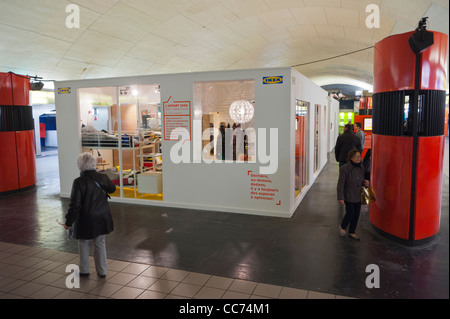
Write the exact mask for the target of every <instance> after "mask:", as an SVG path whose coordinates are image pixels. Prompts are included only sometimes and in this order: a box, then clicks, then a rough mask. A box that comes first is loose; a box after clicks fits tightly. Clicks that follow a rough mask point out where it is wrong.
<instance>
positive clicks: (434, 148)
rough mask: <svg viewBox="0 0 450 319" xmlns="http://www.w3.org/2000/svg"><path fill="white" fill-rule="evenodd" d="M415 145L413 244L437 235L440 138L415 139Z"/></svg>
mask: <svg viewBox="0 0 450 319" xmlns="http://www.w3.org/2000/svg"><path fill="white" fill-rule="evenodd" d="M417 142H418V144H417V174H416V198H415V206H416V211H415V215H414V240H419V239H424V238H428V237H431V236H434V235H436V234H437V232H438V231H439V222H440V216H441V198H442V176H443V171H442V169H443V165H444V162H443V161H444V144H445V141H444V136H430V137H419V138H418V141H417Z"/></svg>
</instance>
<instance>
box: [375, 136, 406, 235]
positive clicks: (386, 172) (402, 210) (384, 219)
mask: <svg viewBox="0 0 450 319" xmlns="http://www.w3.org/2000/svg"><path fill="white" fill-rule="evenodd" d="M412 147H413V138H412V137H403V136H385V135H378V134H372V169H371V172H372V176H371V182H372V187H373V189H374V192H375V196H376V198H377V200H376V202H374V203H372V204H371V205H370V214H369V219H370V221H371V222H372V224H373V225H374V226H376V227H377V228H379V229H381V230H382V231H384V232H386V233H389V234H391V235H394V236H396V237H399V238H403V239H408V236H409V215H410V199H411V169H412Z"/></svg>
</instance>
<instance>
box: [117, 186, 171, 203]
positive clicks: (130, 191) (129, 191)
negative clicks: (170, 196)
mask: <svg viewBox="0 0 450 319" xmlns="http://www.w3.org/2000/svg"><path fill="white" fill-rule="evenodd" d="M111 196H114V197H120V187H117V188H116V191H115V192H114V193H112V194H111ZM123 197H124V198H137V199H150V200H159V201H162V200H163V194H145V193H139V189H138V188H136V193H135V191H134V188H130V187H124V188H123Z"/></svg>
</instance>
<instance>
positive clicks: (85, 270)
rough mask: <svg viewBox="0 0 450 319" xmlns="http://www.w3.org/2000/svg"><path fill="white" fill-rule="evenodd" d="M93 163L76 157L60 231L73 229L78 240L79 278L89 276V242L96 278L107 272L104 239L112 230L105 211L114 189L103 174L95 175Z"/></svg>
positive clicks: (84, 156)
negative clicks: (75, 174)
mask: <svg viewBox="0 0 450 319" xmlns="http://www.w3.org/2000/svg"><path fill="white" fill-rule="evenodd" d="M96 164H97V161H96V159H95V158H94V156H92V154H91V153H82V154H80V155H79V156H78V160H77V166H78V169H79V170H80V177H78V178H76V179H75V180H74V181H73V185H72V192H71V195H70V205H69V210H68V212H67V215H66V221H65V224H64V228H66V229H69V228H70V227H73V238H75V239H78V251H79V254H80V276H88V275H89V241H90V240H93V241H94V262H95V269H96V271H97V275H98V276H99V277H100V278H104V277H105V276H106V272H107V264H106V244H105V237H106V235H107V234H109V233H111V232H112V231H113V230H114V224H113V219H112V215H111V211H110V208H109V203H108V198H110V197H109V194H111V193H114V192H115V190H116V186H115V185H114V184H113V182H112V181H111V180H110V179H109V178H108V176H107V175H105V174H100V173H98V172H97V171H96Z"/></svg>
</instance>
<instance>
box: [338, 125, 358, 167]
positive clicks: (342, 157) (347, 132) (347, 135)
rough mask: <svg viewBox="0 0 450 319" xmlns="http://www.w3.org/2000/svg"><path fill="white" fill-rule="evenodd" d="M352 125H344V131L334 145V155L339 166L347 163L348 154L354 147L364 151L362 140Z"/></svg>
mask: <svg viewBox="0 0 450 319" xmlns="http://www.w3.org/2000/svg"><path fill="white" fill-rule="evenodd" d="M352 126H353V125H350V124H346V125H345V127H344V133H343V134H341V135H339V136H338V138H337V141H336V146H335V147H334V155H335V158H336V162H339V168H340V167H342V166H343V165H345V164H346V163H347V155H348V152H350V151H351V150H352V149H356V150H358V151H359V152H362V146H361V141H360V140H359V138H358V137H357V136H356V135H355V134H353V131H352Z"/></svg>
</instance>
